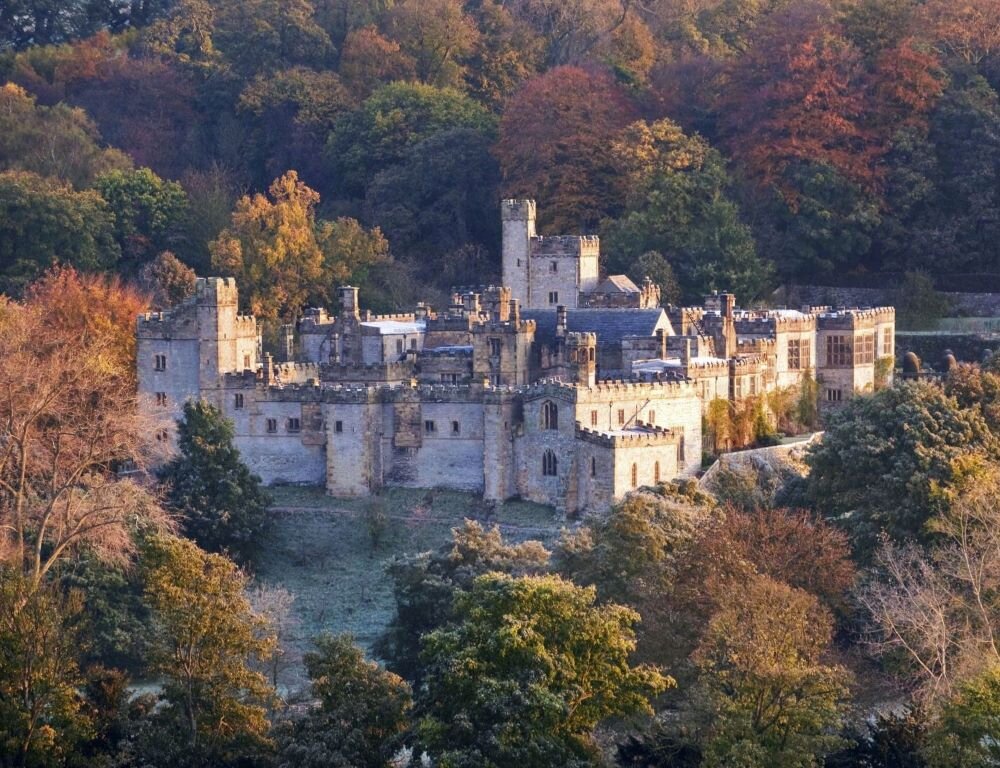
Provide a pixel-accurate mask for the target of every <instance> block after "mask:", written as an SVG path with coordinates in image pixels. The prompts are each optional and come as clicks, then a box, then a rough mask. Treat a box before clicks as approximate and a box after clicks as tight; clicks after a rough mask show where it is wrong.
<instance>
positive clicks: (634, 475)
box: [632, 464, 639, 488]
mask: <svg viewBox="0 0 1000 768" xmlns="http://www.w3.org/2000/svg"><path fill="white" fill-rule="evenodd" d="M638 486H639V465H638V464H633V465H632V487H633V488H637V487H638Z"/></svg>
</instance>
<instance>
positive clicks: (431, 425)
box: [424, 419, 462, 435]
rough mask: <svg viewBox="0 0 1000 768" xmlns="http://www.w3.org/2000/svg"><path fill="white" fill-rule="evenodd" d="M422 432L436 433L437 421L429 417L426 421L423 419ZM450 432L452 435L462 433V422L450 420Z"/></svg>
mask: <svg viewBox="0 0 1000 768" xmlns="http://www.w3.org/2000/svg"><path fill="white" fill-rule="evenodd" d="M424 432H426V433H427V434H428V435H434V434H437V422H436V421H431V420H429V419H428V420H427V421H425V422H424ZM451 433H452V434H453V435H460V434H462V424H461V423H460V422H457V421H453V422H451Z"/></svg>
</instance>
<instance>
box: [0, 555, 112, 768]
mask: <svg viewBox="0 0 1000 768" xmlns="http://www.w3.org/2000/svg"><path fill="white" fill-rule="evenodd" d="M81 610H82V603H81V600H80V595H79V594H78V593H71V594H69V595H62V594H60V593H59V590H58V587H55V586H52V585H45V586H43V587H42V588H41V589H38V588H36V587H35V586H34V585H32V584H31V583H30V582H29V581H28V580H26V579H24V578H22V577H21V575H20V574H19V573H17V572H16V571H14V570H12V569H9V568H7V567H3V568H0V754H2V755H3V763H4V765H10V766H38V767H39V768H47V767H48V766H52V768H55V767H56V766H61V765H66V764H67V762H68V761H70V760H72V758H73V756H74V754H76V753H77V751H78V750H79V749H80V748H81V746H82V744H83V742H84V741H85V740H86V739H87V738H89V737H90V736H92V735H93V731H92V723H91V722H90V718H89V717H88V713H87V711H86V708H85V705H84V701H83V698H82V697H81V696H80V693H79V689H80V687H81V686H82V685H83V677H82V675H81V674H80V671H79V668H78V660H79V653H80V642H81V639H82V638H81V634H80V618H81Z"/></svg>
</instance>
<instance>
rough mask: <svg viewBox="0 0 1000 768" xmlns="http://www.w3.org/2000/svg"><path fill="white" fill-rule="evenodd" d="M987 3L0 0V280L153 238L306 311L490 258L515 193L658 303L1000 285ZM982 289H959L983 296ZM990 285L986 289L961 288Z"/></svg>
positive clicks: (996, 67)
mask: <svg viewBox="0 0 1000 768" xmlns="http://www.w3.org/2000/svg"><path fill="white" fill-rule="evenodd" d="M998 18H1000V7H998V3H997V2H996V0H967V1H966V2H962V3H955V2H953V0H809V1H808V2H807V1H804V0H647V1H646V2H635V1H634V0H503V1H499V0H469V2H465V3H463V2H461V0H61V1H58V2H56V1H54V0H8V1H7V2H5V3H3V7H2V9H0V83H2V82H7V85H5V86H4V87H3V89H2V90H0V169H2V173H0V281H2V286H3V289H4V290H7V291H8V292H18V291H20V290H21V289H23V287H24V286H25V285H26V284H27V283H28V282H30V280H32V279H33V278H34V277H37V275H38V274H39V273H40V272H41V271H43V270H44V268H45V267H47V266H49V265H50V264H51V263H52V262H54V261H59V262H61V263H64V264H69V265H72V266H74V267H76V268H78V269H82V270H86V271H107V272H111V273H114V274H118V275H121V276H124V277H126V278H132V277H134V276H136V275H137V274H138V273H139V271H140V270H141V269H142V267H143V266H144V265H145V264H147V263H148V262H149V261H150V260H152V259H153V258H154V257H156V256H157V255H159V254H160V253H162V252H163V251H170V252H172V253H173V254H176V256H177V257H179V259H180V260H181V261H182V262H183V263H184V264H186V265H188V266H189V267H192V268H194V269H195V270H196V271H197V272H198V273H200V274H205V273H210V272H215V273H219V272H227V273H233V274H236V275H238V276H239V277H240V279H241V283H242V288H243V290H244V292H245V295H246V296H247V298H248V306H252V307H253V308H254V309H255V310H257V311H259V312H261V313H262V314H263V315H264V316H265V317H282V318H284V319H286V320H288V319H292V318H294V317H295V316H296V315H297V314H298V312H299V311H300V310H301V307H302V306H303V304H304V303H320V302H322V303H326V304H330V305H333V304H335V301H334V297H331V296H329V287H328V286H330V285H331V284H332V283H335V282H337V281H340V280H347V279H350V280H351V281H353V282H356V283H358V284H359V285H361V286H362V287H363V289H364V290H365V294H366V295H367V296H368V297H369V300H370V301H371V302H372V304H373V305H374V306H376V307H379V308H389V307H397V306H403V305H406V304H409V303H411V302H412V301H414V300H415V299H416V297H417V296H420V298H425V297H430V298H439V297H440V296H441V295H442V294H441V291H446V290H447V289H448V288H449V287H450V286H453V285H465V284H481V283H483V282H487V281H489V280H490V279H495V278H496V276H497V274H498V272H499V269H498V266H499V265H498V250H499V221H498V218H499V217H498V201H499V199H500V197H501V196H532V197H535V198H536V199H537V200H538V202H539V212H540V219H541V221H540V224H541V230H542V232H543V233H549V234H558V233H575V232H584V233H599V234H600V235H601V236H602V238H603V247H604V254H605V264H604V265H603V266H604V267H605V269H607V270H609V271H613V272H626V273H629V274H631V275H632V276H633V277H635V278H638V279H641V278H642V277H643V276H645V275H651V276H653V277H654V278H655V279H656V280H657V281H658V282H660V283H661V285H662V286H663V288H664V296H665V297H666V298H667V299H674V300H677V299H679V298H683V299H693V298H695V297H697V296H698V295H699V294H700V293H702V292H704V291H706V290H707V289H712V288H729V289H733V290H735V291H736V292H737V293H738V295H739V296H740V298H741V300H743V301H749V300H751V299H754V298H758V297H761V296H765V295H767V293H768V289H769V288H771V287H773V286H774V285H775V284H776V283H777V282H778V281H782V280H792V279H799V280H807V281H817V280H829V279H838V280H842V279H845V278H851V277H852V276H853V279H857V280H861V281H867V280H868V279H869V278H867V277H865V275H868V274H870V273H875V274H876V276H875V277H873V278H871V279H872V280H873V281H874V282H878V281H879V280H880V278H879V277H878V276H877V275H878V274H884V273H893V274H899V273H901V272H915V271H925V272H930V273H934V274H936V275H954V274H965V275H968V274H978V273H997V272H998V271H1000V270H998V268H997V257H998V250H997V249H998V246H997V243H998V242H1000V97H998V94H997V88H998V87H1000V52H998V51H1000V26H998V23H997V19H998ZM974 282H975V281H974ZM978 284H979V285H981V284H982V283H981V282H979V283H978Z"/></svg>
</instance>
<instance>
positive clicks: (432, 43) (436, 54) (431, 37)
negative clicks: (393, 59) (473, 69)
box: [386, 0, 479, 87]
mask: <svg viewBox="0 0 1000 768" xmlns="http://www.w3.org/2000/svg"><path fill="white" fill-rule="evenodd" d="M386 26H387V28H388V30H389V35H390V37H391V38H392V39H393V40H395V41H397V42H398V43H399V44H400V46H401V47H402V50H403V52H404V53H406V54H407V55H408V56H409V57H410V58H411V59H412V60H413V61H414V64H415V68H416V75H417V77H418V78H419V79H420V81H421V82H423V83H428V84H430V85H436V86H438V87H459V86H461V84H462V75H463V74H464V71H465V67H464V66H463V65H462V61H463V59H464V58H465V57H466V56H467V55H468V54H469V53H471V52H472V50H473V48H474V46H475V45H476V42H477V39H478V38H479V30H478V29H476V24H475V22H474V21H473V19H472V18H471V17H470V16H469V15H468V14H467V13H465V11H464V9H463V7H462V3H461V2H459V0H402V2H399V3H398V4H396V6H395V7H394V8H393V9H392V10H391V11H390V12H389V14H388V16H387V21H386Z"/></svg>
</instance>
